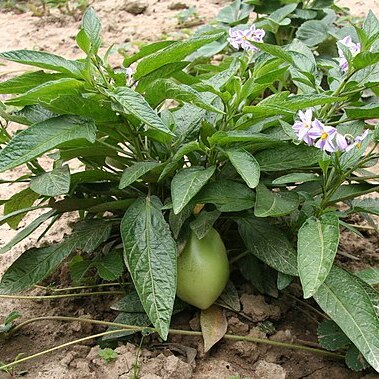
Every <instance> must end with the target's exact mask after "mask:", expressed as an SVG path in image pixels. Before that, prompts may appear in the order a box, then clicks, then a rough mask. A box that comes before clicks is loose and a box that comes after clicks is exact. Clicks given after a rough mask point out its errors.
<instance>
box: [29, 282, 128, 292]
mask: <svg viewBox="0 0 379 379" xmlns="http://www.w3.org/2000/svg"><path fill="white" fill-rule="evenodd" d="M128 284H130V283H119V282H115V283H102V284H93V285H91V286H77V287H66V288H52V287H45V286H39V285H35V286H34V287H35V288H40V289H43V290H46V291H51V292H63V291H75V290H82V289H91V288H99V287H115V286H124V285H128Z"/></svg>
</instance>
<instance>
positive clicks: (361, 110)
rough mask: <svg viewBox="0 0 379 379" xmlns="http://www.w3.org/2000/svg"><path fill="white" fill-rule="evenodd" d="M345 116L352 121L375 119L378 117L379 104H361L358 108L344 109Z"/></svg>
mask: <svg viewBox="0 0 379 379" xmlns="http://www.w3.org/2000/svg"><path fill="white" fill-rule="evenodd" d="M345 112H346V115H347V116H348V117H349V118H352V119H364V120H366V119H369V118H377V117H379V104H378V103H376V102H374V103H369V104H366V105H364V104H362V105H361V106H359V107H346V108H345Z"/></svg>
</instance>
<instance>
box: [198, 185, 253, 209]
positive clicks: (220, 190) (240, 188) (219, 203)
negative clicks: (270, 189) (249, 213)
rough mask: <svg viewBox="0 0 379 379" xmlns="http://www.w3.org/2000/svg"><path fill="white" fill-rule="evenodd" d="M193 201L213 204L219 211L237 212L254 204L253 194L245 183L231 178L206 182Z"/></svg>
mask: <svg viewBox="0 0 379 379" xmlns="http://www.w3.org/2000/svg"><path fill="white" fill-rule="evenodd" d="M194 201H195V202H196V203H202V204H208V203H210V204H214V205H215V206H216V208H217V209H218V210H219V211H220V212H239V211H243V210H245V209H250V208H252V207H253V206H254V204H255V194H254V192H253V191H252V190H251V189H250V188H248V187H247V186H246V185H245V184H242V183H238V182H235V181H233V180H217V181H215V182H211V183H208V184H206V185H205V186H204V187H203V189H202V190H201V191H200V192H199V193H198V195H197V196H196V197H195V198H194Z"/></svg>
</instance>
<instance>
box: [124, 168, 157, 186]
mask: <svg viewBox="0 0 379 379" xmlns="http://www.w3.org/2000/svg"><path fill="white" fill-rule="evenodd" d="M159 165H160V163H158V162H136V163H134V164H133V165H132V166H130V167H128V168H127V169H126V170H125V171H124V172H123V173H122V176H121V179H120V185H119V188H120V189H122V188H126V187H128V186H130V185H131V184H132V183H134V182H135V181H136V180H138V179H139V178H141V177H142V176H143V175H145V174H146V173H148V172H149V171H151V170H152V169H154V168H155V167H157V166H159Z"/></svg>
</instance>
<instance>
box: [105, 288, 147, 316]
mask: <svg viewBox="0 0 379 379" xmlns="http://www.w3.org/2000/svg"><path fill="white" fill-rule="evenodd" d="M111 309H112V310H114V311H119V312H128V313H143V312H145V311H144V309H143V305H142V303H141V300H140V298H139V296H138V293H137V291H134V290H133V291H130V292H129V293H127V294H126V295H125V296H124V297H123V298H121V299H120V300H118V301H117V302H116V303H114V304H113V305H111Z"/></svg>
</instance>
